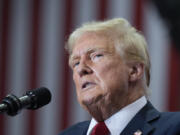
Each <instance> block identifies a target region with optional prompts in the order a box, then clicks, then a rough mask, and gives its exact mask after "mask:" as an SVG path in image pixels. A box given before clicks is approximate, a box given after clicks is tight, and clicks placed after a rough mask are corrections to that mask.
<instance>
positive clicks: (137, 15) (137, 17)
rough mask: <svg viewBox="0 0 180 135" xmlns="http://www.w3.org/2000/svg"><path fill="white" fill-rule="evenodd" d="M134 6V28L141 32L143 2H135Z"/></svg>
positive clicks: (141, 0)
mask: <svg viewBox="0 0 180 135" xmlns="http://www.w3.org/2000/svg"><path fill="white" fill-rule="evenodd" d="M134 4H135V7H134V26H135V27H136V29H138V30H141V31H143V19H144V18H143V15H144V14H143V13H144V11H143V6H144V0H135V1H134Z"/></svg>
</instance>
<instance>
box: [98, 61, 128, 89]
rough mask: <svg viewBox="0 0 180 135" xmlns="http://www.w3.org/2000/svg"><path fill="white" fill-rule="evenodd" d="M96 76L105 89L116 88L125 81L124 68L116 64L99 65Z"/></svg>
mask: <svg viewBox="0 0 180 135" xmlns="http://www.w3.org/2000/svg"><path fill="white" fill-rule="evenodd" d="M118 67H119V68H118ZM98 78H99V79H100V81H101V85H102V87H104V88H105V89H111V88H113V87H115V88H117V87H120V85H122V84H123V83H124V84H125V83H126V80H127V76H126V70H124V68H123V67H121V68H120V66H119V65H117V64H106V65H104V66H103V67H101V70H100V72H99V74H98Z"/></svg>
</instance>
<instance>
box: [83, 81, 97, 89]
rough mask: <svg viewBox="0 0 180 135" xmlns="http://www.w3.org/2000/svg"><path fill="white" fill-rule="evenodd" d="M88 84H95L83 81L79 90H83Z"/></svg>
mask: <svg viewBox="0 0 180 135" xmlns="http://www.w3.org/2000/svg"><path fill="white" fill-rule="evenodd" d="M89 84H96V83H94V82H90V81H85V82H83V83H82V87H81V88H82V89H84V88H86V87H87V85H89Z"/></svg>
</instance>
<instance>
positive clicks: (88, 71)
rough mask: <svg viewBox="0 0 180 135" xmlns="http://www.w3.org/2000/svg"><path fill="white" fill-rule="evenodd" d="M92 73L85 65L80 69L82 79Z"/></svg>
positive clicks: (81, 65) (82, 64)
mask: <svg viewBox="0 0 180 135" xmlns="http://www.w3.org/2000/svg"><path fill="white" fill-rule="evenodd" d="M92 72H93V71H92V69H91V68H90V67H89V66H87V65H86V64H84V63H81V64H80V66H79V67H78V74H79V76H80V77H82V76H84V75H88V74H91V73H92Z"/></svg>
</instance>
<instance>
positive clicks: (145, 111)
mask: <svg viewBox="0 0 180 135" xmlns="http://www.w3.org/2000/svg"><path fill="white" fill-rule="evenodd" d="M159 116H160V113H159V112H158V111H157V110H156V109H155V108H154V107H153V106H152V105H151V103H150V102H148V103H147V104H146V105H145V106H144V107H143V108H142V109H141V110H140V112H139V113H137V114H136V116H135V117H134V118H133V119H132V120H131V122H130V123H129V124H128V125H127V127H126V128H125V129H124V130H123V132H122V133H121V135H134V133H135V132H137V131H138V130H140V131H141V132H142V135H149V134H150V133H152V132H153V131H154V129H155V128H154V127H153V126H152V125H151V122H152V121H153V120H156V119H158V118H159Z"/></svg>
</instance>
